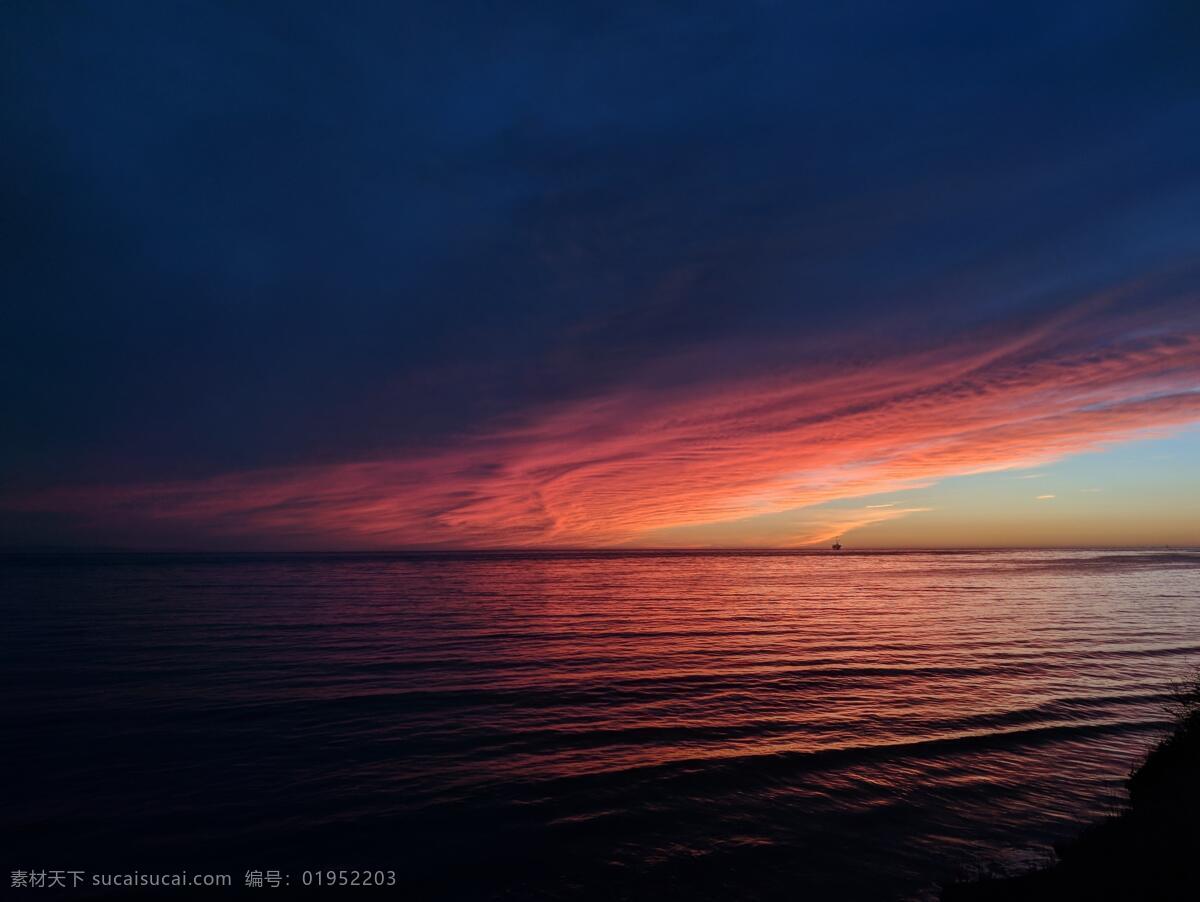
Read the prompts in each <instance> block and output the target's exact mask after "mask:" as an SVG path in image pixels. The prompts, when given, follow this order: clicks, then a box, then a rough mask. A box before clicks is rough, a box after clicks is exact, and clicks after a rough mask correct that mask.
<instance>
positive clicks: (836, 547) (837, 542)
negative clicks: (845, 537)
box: [830, 536, 842, 551]
mask: <svg viewBox="0 0 1200 902" xmlns="http://www.w3.org/2000/svg"><path fill="white" fill-rule="evenodd" d="M830 547H831V548H833V550H834V551H841V550H842V542H841V537H840V536H839V537H838V538H836V539H834V540H833V545H831V546H830Z"/></svg>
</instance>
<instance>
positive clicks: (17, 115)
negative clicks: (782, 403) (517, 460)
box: [0, 2, 1200, 538]
mask: <svg viewBox="0 0 1200 902" xmlns="http://www.w3.org/2000/svg"><path fill="white" fill-rule="evenodd" d="M0 16H2V17H3V27H2V28H0V33H2V37H0V40H2V41H3V45H2V48H0V50H2V52H0V67H2V74H0V80H2V82H3V100H2V103H3V123H4V125H3V128H4V135H3V140H2V141H0V166H2V172H3V176H2V177H3V179H4V231H5V240H4V242H3V251H2V253H3V254H4V258H5V259H4V261H3V279H4V285H3V293H4V298H5V300H4V310H3V318H4V322H3V334H2V337H0V341H2V342H3V349H2V350H3V353H2V355H0V367H3V373H2V375H3V379H4V385H5V389H4V396H3V397H4V401H3V404H4V409H3V411H2V414H3V418H4V422H5V433H6V438H5V441H4V442H3V444H2V445H0V467H2V469H3V482H2V483H0V489H3V490H5V491H8V492H10V493H13V492H16V493H25V492H36V491H40V490H43V489H54V488H57V487H61V486H63V485H68V484H71V485H74V484H79V485H92V484H105V485H120V484H127V483H143V482H150V481H155V480H187V479H196V478H203V477H210V476H217V475H220V474H228V473H237V472H244V471H248V470H259V469H262V468H278V467H288V466H292V465H297V464H320V465H330V464H337V463H340V462H352V461H364V460H380V459H387V460H396V459H402V458H405V457H406V456H409V455H437V454H439V453H442V452H443V451H444V450H445V449H447V448H453V447H457V443H459V442H461V441H462V439H463V437H464V436H473V435H477V434H479V433H480V432H481V431H484V432H486V431H488V430H493V431H494V430H496V429H503V428H506V427H505V424H512V423H522V422H525V421H526V420H527V418H528V417H529V416H530V412H531V411H538V410H543V409H545V408H546V406H547V405H554V404H571V403H586V402H587V400H588V399H592V398H597V397H609V396H612V395H613V394H614V393H621V392H628V391H633V392H642V391H649V392H656V391H673V390H683V389H685V388H687V387H689V386H695V385H700V384H709V383H711V381H712V380H713V378H714V375H715V374H718V373H719V374H722V375H723V376H725V377H727V378H729V379H739V378H752V377H757V376H761V375H762V374H763V373H775V374H778V373H781V372H782V373H787V372H790V373H794V374H795V375H794V377H795V378H796V379H797V380H803V379H805V378H809V377H810V376H811V377H814V378H815V375H816V374H821V373H825V372H828V371H830V370H834V371H843V372H845V371H857V370H858V369H859V368H870V367H873V366H880V365H886V363H887V361H889V360H893V359H895V358H896V357H897V356H898V355H901V354H908V353H913V352H929V353H940V352H941V351H944V350H945V349H947V348H955V347H966V346H968V345H970V346H973V347H975V346H979V345H980V343H983V344H986V343H987V342H989V341H993V342H1002V341H1004V340H1006V337H1007V336H1015V335H1020V334H1025V333H1026V332H1027V331H1028V330H1030V329H1037V328H1039V325H1038V324H1039V323H1043V322H1046V321H1049V320H1050V319H1052V318H1053V317H1054V316H1055V315H1056V314H1057V313H1059V312H1062V311H1068V310H1076V309H1078V308H1079V307H1080V305H1083V306H1084V307H1085V308H1086V309H1087V310H1088V311H1090V312H1089V313H1088V315H1087V317H1086V318H1085V321H1084V323H1083V324H1082V325H1079V326H1078V327H1074V326H1073V327H1072V329H1071V330H1069V331H1068V332H1066V333H1065V334H1064V335H1063V336H1062V337H1061V341H1053V342H1049V343H1048V344H1047V346H1046V347H1045V348H1044V349H1042V351H1041V353H1043V355H1044V356H1045V357H1046V359H1052V358H1053V355H1054V354H1057V353H1065V350H1064V349H1066V350H1069V351H1070V353H1071V354H1073V355H1076V356H1075V357H1073V358H1072V359H1078V355H1080V354H1086V353H1089V349H1090V351H1091V352H1095V353H1097V354H1101V353H1103V350H1104V349H1106V348H1109V347H1110V346H1111V344H1112V342H1114V341H1117V340H1120V339H1121V338H1122V337H1125V336H1128V335H1129V334H1132V333H1137V334H1151V333H1153V334H1154V335H1160V336H1161V335H1166V334H1179V333H1181V332H1186V333H1188V334H1190V331H1189V330H1193V329H1194V328H1195V327H1196V324H1197V310H1196V303H1195V292H1194V290H1193V289H1195V287H1196V285H1197V280H1196V278H1195V271H1194V270H1192V269H1190V268H1189V267H1190V266H1191V265H1192V264H1193V263H1194V261H1195V260H1196V258H1197V250H1198V249H1200V221H1198V214H1197V210H1200V65H1198V64H1197V62H1196V60H1197V59H1198V58H1200V7H1197V5H1196V4H1194V3H1190V2H1174V3H1147V2H1129V3H1115V2H1108V3H1105V2H1086V3H1042V2H1039V3H1003V4H1001V3H994V2H993V3H985V4H975V3H965V2H945V3H894V2H881V3H844V4H828V3H819V4H817V3H814V4H803V3H782V2H781V3H732V4H731V3H721V4H703V3H695V2H688V3H678V4H649V3H635V4H614V3H600V4H594V5H593V4H586V3H546V4H521V3H511V4H493V3H488V4H484V3H480V4H455V3H445V2H439V3H425V4H403V3H383V2H380V3H354V4H335V3H304V2H286V3H263V2H228V3H169V4H165V3H152V2H145V3H132V2H124V3H123V2H113V3H85V2H75V3H70V2H63V3H44V2H9V3H6V4H5V5H4V9H3V12H0ZM1130 286H1135V289H1131V288H1130ZM972 343H974V344H973V345H972ZM1184 365H1185V366H1186V363H1185V364H1184ZM1172 366H1174V367H1175V368H1176V369H1178V368H1179V366H1180V364H1179V362H1178V361H1175V363H1173V364H1172ZM1172 387H1174V388H1178V387H1179V386H1178V384H1175V383H1172ZM1141 390H1142V389H1138V388H1136V387H1130V388H1129V389H1128V391H1126V392H1125V393H1124V395H1123V394H1122V393H1121V392H1120V391H1114V397H1118V396H1119V397H1124V396H1135V395H1137V394H1138V392H1139V391H1141ZM497 465H499V464H497ZM30 516H32V515H29V514H22V515H20V517H19V518H18V520H17V521H15V522H16V523H17V526H15V527H10V529H16V530H24V529H26V528H33V527H32V526H30V524H31V523H33V521H32V520H30V519H29V517H30ZM22 518H24V519H22ZM10 519H11V518H10ZM55 528H57V527H52V526H45V523H44V522H43V521H42V520H38V521H37V529H39V530H43V529H44V531H45V532H46V537H47V538H53V533H54V530H55Z"/></svg>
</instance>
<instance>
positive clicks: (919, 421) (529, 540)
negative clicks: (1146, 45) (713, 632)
mask: <svg viewBox="0 0 1200 902" xmlns="http://www.w3.org/2000/svg"><path fill="white" fill-rule="evenodd" d="M1104 324H1106V325H1107V326H1108V327H1109V331H1108V333H1107V334H1105V332H1104V331H1103V329H1102V328H1101V326H1102V325H1104ZM1128 326H1129V324H1128V323H1117V322H1114V321H1113V318H1111V317H1110V318H1108V321H1107V323H1105V321H1104V320H1100V321H1099V322H1097V318H1096V317H1095V316H1093V314H1092V311H1091V308H1090V307H1084V308H1079V309H1077V310H1075V311H1074V312H1071V313H1069V314H1066V315H1063V316H1059V317H1055V318H1051V319H1047V320H1046V321H1044V322H1042V323H1039V324H1035V325H1032V326H1026V327H1024V328H1022V329H1011V330H1009V332H1008V333H1006V334H1000V335H996V334H994V333H993V334H990V335H982V336H979V335H977V336H974V337H971V338H970V339H969V340H968V339H964V340H961V341H959V342H957V343H955V344H953V345H952V346H949V347H943V348H937V349H933V350H925V351H921V352H914V353H910V354H906V355H902V356H894V357H890V358H883V359H879V360H877V361H872V362H868V363H865V364H862V365H859V366H856V367H853V368H845V367H833V366H815V365H813V364H811V363H808V364H806V363H805V362H803V361H798V362H796V363H795V364H794V365H792V366H790V367H785V368H782V369H780V368H774V369H772V370H771V371H770V372H767V373H760V374H756V375H743V376H740V377H737V378H725V379H722V378H712V379H708V380H705V381H699V382H697V381H691V382H688V383H685V384H680V385H637V386H629V387H624V388H620V389H614V390H611V391H608V392H606V393H602V394H598V395H597V396H594V397H590V398H586V399H581V400H577V401H573V402H568V403H560V404H555V405H548V406H545V407H542V408H539V409H534V410H529V411H526V412H524V413H523V414H522V415H520V416H519V417H510V418H508V419H507V420H506V421H505V422H504V423H493V424H491V425H490V426H487V427H484V428H481V429H479V430H478V431H476V432H475V433H473V434H470V435H466V436H463V437H461V438H460V439H458V440H457V441H454V442H449V443H446V444H445V445H443V446H441V447H438V448H436V449H430V450H426V451H423V452H421V453H414V454H406V455H404V456H397V457H384V458H381V459H374V460H365V461H355V462H347V463H338V464H331V465H316V466H302V467H285V468H266V469H257V470H251V471H246V472H238V473H229V474H225V475H220V476H215V477H211V478H205V479H198V480H175V481H163V482H155V483H149V484H134V485H122V486H83V487H72V488H70V489H66V488H61V489H56V490H51V491H43V492H38V493H32V494H27V495H24V496H19V497H14V498H10V499H8V501H7V503H6V505H5V506H6V507H8V508H9V509H18V510H23V511H27V512H28V511H53V512H56V513H59V514H65V515H69V516H71V517H73V518H75V519H76V520H78V521H80V522H84V523H91V524H108V526H110V527H118V528H119V529H120V530H124V531H125V533H127V534H138V535H143V536H146V537H152V536H153V535H154V533H155V529H156V528H157V527H161V526H162V525H171V524H173V525H175V526H178V527H186V529H187V530H189V531H191V533H192V534H194V535H199V536H206V537H210V538H214V539H219V540H231V539H237V538H239V537H241V538H245V539H247V540H253V542H255V543H257V544H259V545H266V546H274V547H328V548H337V547H347V548H350V547H352V548H395V547H425V546H435V547H577V546H613V545H648V546H653V545H661V544H679V543H680V542H681V541H683V540H685V539H686V538H687V537H688V536H692V537H693V538H695V537H697V536H703V539H704V541H700V540H699V539H697V540H696V543H698V544H738V545H740V544H747V543H748V542H751V543H754V544H761V545H785V546H791V545H803V544H807V543H811V542H823V541H826V540H828V539H829V538H830V537H831V536H834V535H838V534H841V533H843V532H845V531H848V530H849V529H852V528H854V527H855V526H859V525H864V524H866V523H871V522H877V521H878V520H880V519H882V518H893V517H897V516H904V515H907V514H910V513H913V512H914V509H912V508H903V507H896V508H891V509H887V508H882V507H881V508H879V509H868V508H863V509H860V510H858V511H856V512H855V513H854V515H853V516H850V515H846V514H845V513H844V512H842V513H837V514H832V513H824V514H822V516H824V517H825V520H824V522H816V520H814V517H816V515H813V516H810V517H809V518H808V519H805V518H803V517H801V518H799V519H798V520H797V521H796V523H801V521H803V522H802V525H799V526H797V525H795V523H794V524H793V525H792V526H784V525H781V524H780V523H779V522H776V523H774V524H773V525H772V522H771V519H770V518H772V517H781V516H786V515H788V513H789V512H796V511H798V510H804V509H810V508H812V507H813V506H815V505H820V504H823V503H826V502H830V501H834V500H838V499H846V498H853V497H861V496H866V495H871V494H876V493H880V492H886V491H896V490H901V489H908V488H914V487H918V486H923V485H928V484H930V483H932V482H934V481H937V480H939V479H943V478H945V477H948V476H954V475H963V474H970V473H980V472H986V471H994V470H1001V469H1007V468H1023V467H1036V466H1041V465H1044V464H1046V463H1048V462H1050V461H1053V460H1056V459H1059V458H1062V457H1064V456H1067V455H1071V454H1077V453H1080V452H1084V451H1088V450H1092V449H1096V448H1099V447H1102V446H1104V445H1106V444H1109V443H1113V442H1120V441H1127V440H1131V439H1135V438H1139V437H1143V436H1147V435H1151V434H1159V433H1162V432H1164V431H1169V430H1171V429H1173V428H1176V427H1180V426H1183V425H1185V424H1187V423H1191V422H1194V421H1196V420H1200V391H1198V388H1200V385H1198V379H1197V374H1198V373H1200V332H1195V331H1192V332H1176V333H1173V334H1171V333H1165V332H1153V331H1150V330H1147V329H1142V330H1140V331H1139V330H1137V329H1132V330H1131V329H1129V328H1128ZM1114 327H1116V328H1114ZM856 518H857V519H856ZM768 527H770V528H768ZM681 537H682V538H681Z"/></svg>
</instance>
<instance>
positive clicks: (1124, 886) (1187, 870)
mask: <svg viewBox="0 0 1200 902" xmlns="http://www.w3.org/2000/svg"><path fill="white" fill-rule="evenodd" d="M1173 707H1174V709H1175V714H1176V715H1177V720H1176V724H1175V727H1174V729H1173V730H1172V732H1171V733H1170V734H1168V735H1167V736H1166V737H1165V738H1164V739H1163V740H1162V741H1161V742H1159V744H1158V745H1156V746H1155V747H1154V748H1153V749H1152V750H1151V751H1150V752H1149V754H1148V755H1147V756H1146V758H1145V760H1144V761H1143V762H1142V763H1141V764H1140V765H1139V766H1138V767H1137V768H1136V769H1135V770H1134V771H1133V773H1132V774H1131V775H1130V777H1129V780H1128V781H1127V784H1126V785H1127V788H1128V790H1129V799H1128V804H1127V805H1126V807H1125V809H1124V810H1123V811H1121V812H1119V813H1118V814H1115V815H1113V816H1111V817H1107V818H1105V819H1104V820H1102V821H1099V822H1097V823H1095V824H1093V825H1091V826H1090V827H1088V828H1087V829H1086V830H1084V831H1083V833H1081V834H1080V835H1079V836H1078V837H1076V838H1075V839H1074V840H1072V841H1071V842H1069V843H1066V844H1063V845H1062V846H1061V847H1059V849H1058V853H1059V860H1058V861H1057V862H1056V863H1055V864H1053V865H1051V866H1050V867H1048V868H1045V869H1044V870H1040V871H1035V872H1033V873H1030V874H1024V875H1021V876H1018V877H1006V878H995V879H983V880H978V881H972V882H969V883H957V884H952V885H950V886H948V887H946V888H945V890H944V891H943V893H942V902H1007V900H1022V902H1031V900H1052V899H1053V900H1064V899H1068V900H1070V899H1088V900H1097V899H1111V900H1118V899H1119V900H1125V902H1132V900H1159V899H1162V900H1175V899H1194V898H1200V872H1198V871H1197V864H1198V863H1200V674H1198V675H1197V676H1196V677H1194V678H1193V679H1192V680H1191V681H1190V682H1189V683H1188V684H1186V685H1184V686H1182V687H1180V689H1179V690H1178V691H1177V693H1176V695H1175V703H1174V706H1173Z"/></svg>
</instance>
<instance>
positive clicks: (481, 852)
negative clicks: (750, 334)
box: [0, 551, 1200, 900]
mask: <svg viewBox="0 0 1200 902" xmlns="http://www.w3.org/2000/svg"><path fill="white" fill-rule="evenodd" d="M0 604H2V614H3V623H4V630H3V639H2V640H0V650H2V653H3V659H2V660H3V665H2V666H3V677H4V680H5V684H6V687H7V688H6V690H5V699H6V703H5V711H4V719H5V722H6V723H5V739H4V755H5V757H6V758H7V759H8V761H7V764H6V768H5V783H6V792H5V795H6V801H5V803H4V805H3V808H2V812H0V817H2V818H3V820H4V824H3V827H4V831H5V835H6V837H9V838H8V839H6V841H5V843H4V846H3V856H4V858H5V859H6V860H5V861H4V862H3V866H4V868H5V870H6V871H11V870H17V869H22V870H30V869H33V870H49V869H85V870H87V871H89V872H94V871H105V872H123V871H133V870H138V871H141V872H147V871H152V870H155V869H158V870H163V869H165V868H168V867H173V868H176V869H186V870H188V871H189V872H191V873H196V872H227V873H230V874H232V875H233V879H234V882H235V883H241V882H242V880H243V879H244V874H245V872H246V871H247V870H252V869H253V870H264V871H265V870H268V869H275V870H279V871H280V872H281V874H283V875H287V878H288V879H290V881H291V885H292V886H293V888H294V887H295V886H297V885H298V884H299V883H300V882H301V875H302V874H303V872H304V871H305V870H310V871H311V870H315V869H318V868H322V869H324V868H335V869H336V868H344V869H372V870H374V869H383V870H391V871H395V873H396V880H397V887H396V888H393V889H391V890H388V889H386V888H384V889H374V888H366V887H364V888H359V889H357V890H355V891H354V892H355V894H356V896H358V897H361V898H383V897H385V896H387V897H405V898H446V897H453V898H468V899H487V898H495V897H504V898H510V899H539V898H561V899H576V898H581V897H582V898H603V899H621V898H629V899H656V900H657V899H660V898H663V897H664V896H668V897H677V898H690V899H695V898H703V899H722V900H725V899H736V898H786V899H839V900H845V899H855V898H863V899H894V898H911V897H922V896H925V897H928V896H929V895H930V894H932V893H935V892H936V885H937V883H938V881H941V880H945V879H948V878H952V877H955V876H961V875H962V874H964V873H965V872H968V871H970V870H971V869H973V868H979V867H997V866H998V867H1012V866H1019V865H1020V864H1021V863H1022V862H1026V861H1029V860H1035V859H1037V858H1038V857H1039V856H1041V855H1043V854H1044V853H1045V850H1046V848H1047V845H1046V844H1047V843H1049V842H1051V841H1053V840H1055V839H1057V838H1062V837H1065V836H1068V835H1070V834H1072V833H1073V832H1074V831H1075V830H1076V829H1077V827H1078V826H1079V825H1080V824H1081V823H1082V822H1084V821H1087V820H1089V819H1091V818H1092V817H1094V816H1095V815H1096V814H1097V813H1100V812H1102V811H1104V810H1106V808H1108V807H1109V806H1111V804H1112V803H1113V801H1114V800H1115V799H1117V798H1118V797H1119V792H1120V782H1121V780H1122V778H1123V777H1124V776H1125V775H1126V774H1127V773H1128V770H1129V768H1130V766H1131V765H1132V764H1133V763H1134V761H1135V760H1136V759H1137V757H1138V756H1139V755H1140V754H1141V753H1142V752H1143V751H1144V750H1145V748H1146V747H1147V745H1148V743H1149V742H1151V741H1152V739H1153V738H1154V736H1155V735H1156V733H1157V731H1159V730H1160V729H1161V728H1162V726H1163V725H1164V724H1165V719H1166V718H1165V714H1164V710H1163V703H1164V700H1165V698H1166V695H1165V693H1166V691H1167V689H1168V688H1169V684H1170V683H1171V682H1172V681H1174V680H1176V679H1178V678H1180V677H1182V676H1183V675H1184V674H1185V672H1186V671H1187V669H1188V667H1189V666H1191V665H1194V664H1195V663H1196V662H1197V660H1198V659H1200V554H1195V553H1185V552H1159V553H1146V552H1141V553H1120V552H1089V551H1080V552H1063V551H1042V552H1012V551H1006V552H970V553H937V554H929V553H897V554H847V553H842V554H840V555H835V554H832V553H825V554H761V553H751V554H739V553H718V554H665V555H660V554H627V555H613V554H596V555H587V554H563V555H474V556H469V555H455V556H445V555H440V556H434V555H430V556H366V555H345V556H328V555H319V556H318V555H272V556H249V555H247V556H228V555H227V556H163V555H159V556H127V555H100V556H74V557H64V556H24V557H20V556H10V557H7V558H3V559H0ZM5 880H6V881H7V880H8V876H7V875H6V876H5ZM81 892H82V891H81ZM81 892H80V893H75V894H74V895H76V896H78V895H80V894H81ZM146 892H149V893H153V894H154V895H155V896H156V897H159V898H169V897H170V896H171V891H170V890H158V891H152V890H148V891H146ZM258 892H260V893H261V892H267V890H259V891H258ZM210 894H211V897H212V898H220V897H221V896H222V895H226V896H228V895H232V894H235V892H234V891H229V890H226V891H222V890H212V891H210ZM398 894H399V895H398ZM46 895H48V893H41V894H40V895H39V897H45V896H46Z"/></svg>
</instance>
